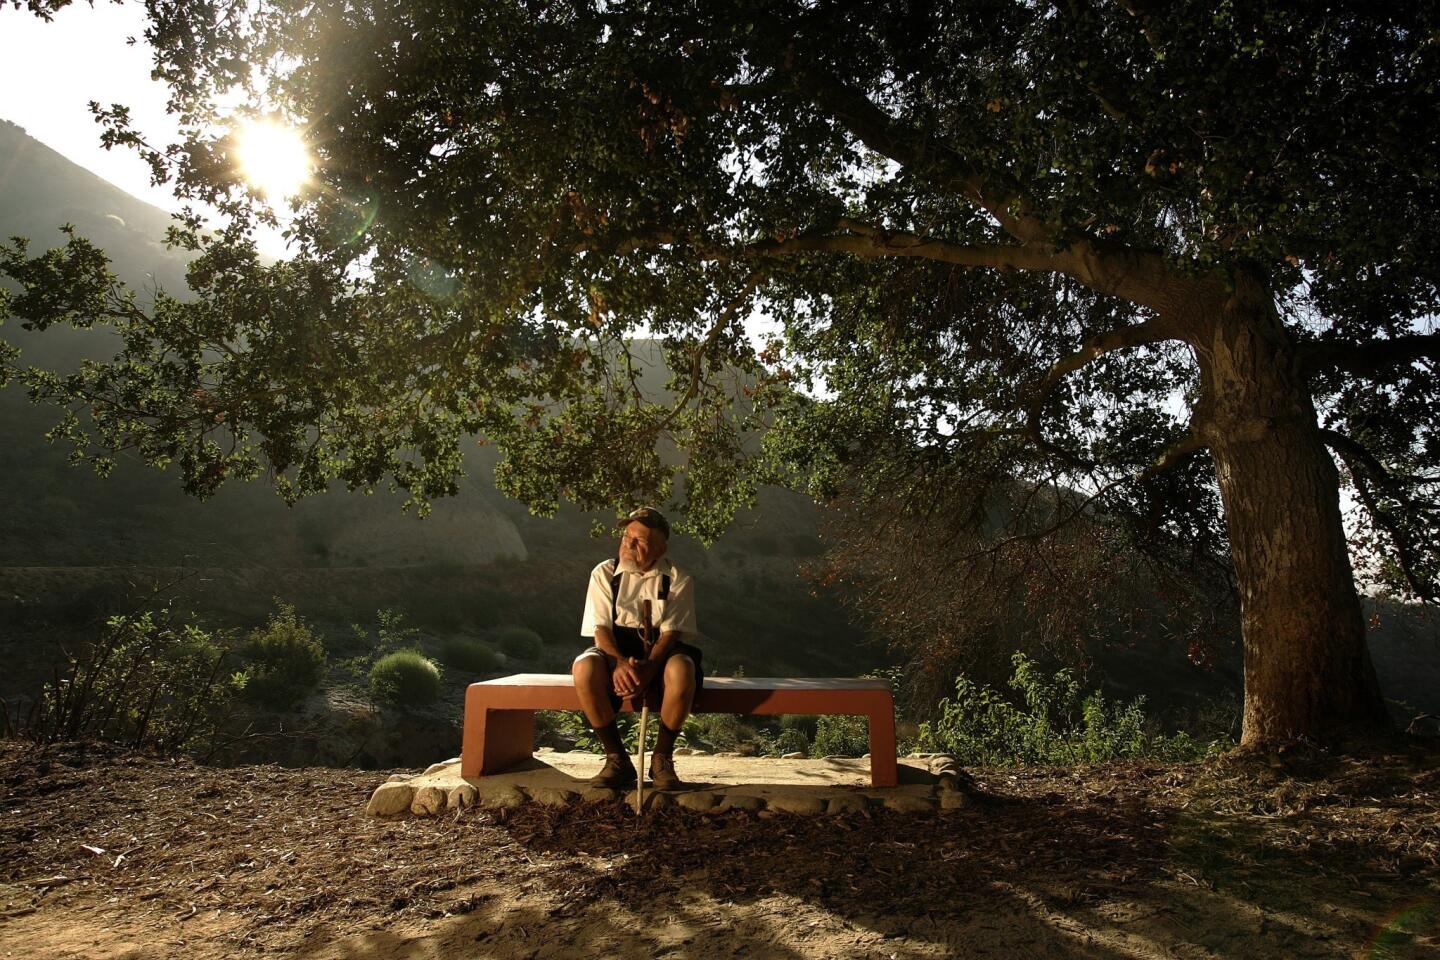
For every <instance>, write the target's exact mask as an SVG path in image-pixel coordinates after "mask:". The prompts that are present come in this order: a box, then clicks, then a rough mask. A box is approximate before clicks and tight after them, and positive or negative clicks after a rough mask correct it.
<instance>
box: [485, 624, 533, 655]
mask: <svg viewBox="0 0 1440 960" xmlns="http://www.w3.org/2000/svg"><path fill="white" fill-rule="evenodd" d="M495 642H496V643H498V644H499V645H500V649H501V650H504V651H505V655H506V656H507V657H515V658H516V659H518V660H534V659H535V658H536V657H538V656H540V652H541V650H542V648H543V646H544V644H543V642H542V641H541V639H540V634H538V633H536V632H535V631H534V630H531V629H530V628H529V627H519V626H510V627H501V628H500V629H499V630H496V631H495Z"/></svg>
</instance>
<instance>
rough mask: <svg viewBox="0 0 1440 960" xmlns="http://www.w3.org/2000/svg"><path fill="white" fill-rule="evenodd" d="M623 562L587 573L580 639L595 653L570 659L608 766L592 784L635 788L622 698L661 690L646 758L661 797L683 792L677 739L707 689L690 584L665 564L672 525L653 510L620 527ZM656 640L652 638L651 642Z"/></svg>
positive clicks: (617, 560)
mask: <svg viewBox="0 0 1440 960" xmlns="http://www.w3.org/2000/svg"><path fill="white" fill-rule="evenodd" d="M619 527H620V531H621V534H620V556H619V557H618V558H615V559H610V560H606V561H605V562H603V563H601V564H599V565H598V566H596V567H595V569H594V570H592V571H590V585H589V589H588V591H587V592H586V594H585V614H584V618H583V619H582V620H581V624H580V634H581V636H582V637H585V638H593V639H594V646H592V647H590V649H588V650H586V651H585V652H584V653H582V654H580V656H578V657H576V658H575V663H574V665H573V666H572V667H571V675H572V676H573V677H574V678H575V692H576V693H577V694H578V695H579V698H580V706H581V708H582V709H583V710H584V711H585V718H586V719H587V720H589V721H590V726H591V727H592V728H593V729H594V730H595V734H596V736H597V737H599V739H600V742H601V743H602V744H604V746H605V766H604V768H603V769H601V771H600V773H599V774H597V775H596V776H595V777H594V778H593V779H591V781H590V782H591V783H592V784H594V785H595V786H602V787H612V788H624V787H627V786H630V785H632V784H634V783H635V777H636V771H635V764H633V763H631V762H630V756H629V754H628V753H627V752H626V750H625V745H624V744H623V743H622V742H621V740H620V731H619V729H618V728H616V726H615V712H616V711H617V710H618V709H619V708H620V700H621V698H622V697H629V696H633V695H636V694H638V693H640V692H641V691H645V690H648V689H649V688H650V686H651V685H652V684H654V683H658V684H659V686H660V696H661V700H660V734H659V739H658V740H657V742H656V744H655V751H654V753H653V754H651V758H650V779H651V780H652V781H653V782H654V785H655V786H656V787H657V788H659V789H661V790H669V789H674V788H675V787H678V786H679V785H680V779H679V778H678V777H677V776H676V775H675V759H674V755H673V753H674V749H675V737H676V735H677V734H678V733H679V732H680V728H681V726H683V725H684V723H685V718H686V717H688V716H689V715H690V706H691V704H692V703H694V700H695V691H697V690H699V689H700V685H701V684H702V683H703V682H704V679H705V672H704V670H703V668H702V666H701V656H700V651H699V650H698V649H696V648H695V647H693V646H691V645H690V644H688V643H686V642H685V638H686V637H694V636H695V635H696V631H695V584H694V580H693V579H692V578H691V577H690V575H689V574H687V573H684V572H683V571H681V570H680V569H679V568H678V567H676V566H675V564H673V563H671V562H670V561H669V560H667V559H665V551H666V549H667V547H668V546H669V542H670V523H669V522H668V521H667V520H666V519H665V517H664V516H663V515H661V513H660V511H659V510H656V509H655V508H654V507H641V508H640V509H638V510H635V511H634V512H633V513H631V514H630V515H629V516H628V517H626V518H625V519H624V520H622V521H621V522H620V524H619ZM646 600H649V601H650V609H651V611H652V615H653V618H654V619H653V624H654V626H655V627H656V628H657V629H658V631H659V639H658V640H655V641H654V643H653V645H650V646H647V645H646V639H647V632H646V628H647V627H648V626H650V624H647V623H646V622H645V612H644V608H645V601H646ZM649 635H650V636H653V634H649Z"/></svg>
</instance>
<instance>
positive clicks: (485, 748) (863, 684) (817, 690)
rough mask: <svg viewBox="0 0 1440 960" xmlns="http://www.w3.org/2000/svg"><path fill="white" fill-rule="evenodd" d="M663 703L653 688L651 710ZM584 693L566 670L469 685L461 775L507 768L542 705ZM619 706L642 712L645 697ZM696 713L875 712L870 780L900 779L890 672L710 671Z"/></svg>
mask: <svg viewBox="0 0 1440 960" xmlns="http://www.w3.org/2000/svg"><path fill="white" fill-rule="evenodd" d="M659 707H660V703H659V698H658V697H657V696H656V695H655V693H654V691H652V692H651V695H650V713H651V716H658V711H659ZM579 709H580V698H579V697H578V696H577V695H576V693H575V685H574V683H573V682H572V681H571V679H570V677H569V676H568V675H567V674H559V673H518V674H515V675H514V676H511V677H499V678H497V679H495V680H486V681H484V682H482V683H472V684H470V686H469V688H468V689H467V690H466V691H465V735H464V740H463V741H462V744H461V748H460V775H461V776H462V777H483V776H486V775H488V774H492V773H500V772H501V771H503V770H506V769H508V768H509V767H512V766H514V765H515V764H517V763H519V762H520V761H522V760H527V759H529V758H530V757H531V755H532V754H533V753H534V751H535V711H536V710H579ZM620 709H621V710H622V711H623V710H630V711H633V712H637V713H638V712H639V710H640V701H639V698H631V699H627V700H624V701H622V702H621V704H620ZM693 712H694V713H738V714H745V715H748V716H759V715H764V716H775V715H778V714H787V713H791V714H794V713H805V714H848V715H851V716H862V717H869V718H870V783H871V784H872V785H874V786H877V787H893V786H895V776H896V772H895V698H894V695H893V694H892V693H891V691H890V684H889V683H888V682H887V681H885V680H852V679H843V678H832V677H814V678H794V679H792V678H789V677H706V678H705V686H704V689H702V690H701V691H700V693H699V694H698V695H697V696H696V698H695V706H694V709H693Z"/></svg>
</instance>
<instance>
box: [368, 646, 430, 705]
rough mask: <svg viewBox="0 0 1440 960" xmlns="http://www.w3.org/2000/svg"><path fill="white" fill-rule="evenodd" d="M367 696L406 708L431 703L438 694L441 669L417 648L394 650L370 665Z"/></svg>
mask: <svg viewBox="0 0 1440 960" xmlns="http://www.w3.org/2000/svg"><path fill="white" fill-rule="evenodd" d="M370 696H372V697H373V698H374V699H375V700H376V701H378V702H380V703H393V704H398V705H400V706H405V707H418V706H421V705H423V704H427V703H434V702H435V701H436V700H437V699H439V697H440V668H439V667H438V666H436V664H435V661H433V660H431V659H430V658H428V657H426V656H425V654H423V653H421V652H420V651H419V650H396V651H395V652H394V653H390V654H386V655H385V656H383V657H381V658H380V659H379V660H377V661H376V662H375V666H373V667H371V668H370Z"/></svg>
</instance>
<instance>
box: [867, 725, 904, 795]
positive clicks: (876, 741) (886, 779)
mask: <svg viewBox="0 0 1440 960" xmlns="http://www.w3.org/2000/svg"><path fill="white" fill-rule="evenodd" d="M898 782H899V780H898V771H897V770H896V769H895V707H894V706H893V705H891V706H890V707H889V709H887V710H883V711H880V712H877V713H872V714H870V786H872V787H893V786H895V785H896V784H897V783H898Z"/></svg>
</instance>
